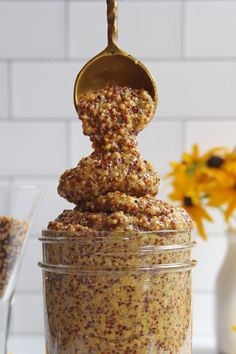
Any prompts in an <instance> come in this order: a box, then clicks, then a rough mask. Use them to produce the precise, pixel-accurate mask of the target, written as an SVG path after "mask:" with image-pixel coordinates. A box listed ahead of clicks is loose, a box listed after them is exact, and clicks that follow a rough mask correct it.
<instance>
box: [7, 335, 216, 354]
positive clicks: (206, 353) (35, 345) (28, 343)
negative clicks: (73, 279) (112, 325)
mask: <svg viewBox="0 0 236 354" xmlns="http://www.w3.org/2000/svg"><path fill="white" fill-rule="evenodd" d="M8 347H9V348H8V354H44V353H45V350H44V338H43V337H42V336H31V337H29V336H11V337H10V340H9V345H8ZM32 349H33V351H32ZM68 354H69V353H68ZM193 354H215V351H214V350H206V349H201V348H198V349H196V350H193Z"/></svg>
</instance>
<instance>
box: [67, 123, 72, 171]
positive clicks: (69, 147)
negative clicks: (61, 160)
mask: <svg viewBox="0 0 236 354" xmlns="http://www.w3.org/2000/svg"><path fill="white" fill-rule="evenodd" d="M70 123H71V122H67V123H66V164H67V167H68V166H70V165H71V124H70Z"/></svg>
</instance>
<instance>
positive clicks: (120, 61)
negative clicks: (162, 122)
mask: <svg viewBox="0 0 236 354" xmlns="http://www.w3.org/2000/svg"><path fill="white" fill-rule="evenodd" d="M117 13H118V11H117V0H107V23H108V45H107V47H106V48H105V49H104V50H103V51H102V52H100V53H99V54H97V55H96V56H95V57H93V58H92V59H90V60H89V61H88V62H87V64H85V65H84V67H83V68H82V69H81V71H80V72H79V74H78V76H77V78H76V81H75V86H74V104H75V108H76V110H77V107H78V102H79V99H80V96H81V95H82V94H84V93H85V92H88V91H94V90H97V89H101V88H104V87H105V86H106V85H111V84H112V85H119V86H128V87H131V88H143V89H145V90H147V91H148V92H149V93H150V95H151V97H152V98H153V100H154V102H155V109H154V112H155V110H156V107H157V102H158V95H157V87H156V84H155V81H154V79H153V77H152V75H151V74H150V72H149V71H148V69H147V68H146V67H145V66H144V65H143V64H142V63H141V62H140V61H138V60H137V59H136V58H134V57H132V56H131V55H130V54H128V53H126V52H124V51H123V50H121V49H120V48H119V47H118V44H117V40H118V30H117Z"/></svg>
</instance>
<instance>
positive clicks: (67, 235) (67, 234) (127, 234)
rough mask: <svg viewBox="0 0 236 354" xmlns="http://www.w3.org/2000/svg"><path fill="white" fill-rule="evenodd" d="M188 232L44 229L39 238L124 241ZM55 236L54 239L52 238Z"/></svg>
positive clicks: (171, 235) (185, 231) (172, 235)
mask: <svg viewBox="0 0 236 354" xmlns="http://www.w3.org/2000/svg"><path fill="white" fill-rule="evenodd" d="M187 232H192V229H183V230H154V231H133V230H132V231H116V230H112V231H102V230H99V231H97V230H92V229H91V230H89V231H88V230H86V231H75V232H74V231H57V230H49V229H44V230H42V237H39V240H40V241H42V240H46V239H53V240H55V236H57V239H60V240H62V241H63V240H72V236H73V240H74V239H75V238H74V236H75V235H76V236H77V237H87V238H89V237H93V238H94V237H95V236H98V237H99V238H100V237H101V238H107V237H108V236H110V238H112V236H122V235H123V237H124V239H133V237H134V236H137V235H142V236H150V235H156V236H159V235H160V236H164V235H166V234H168V237H169V238H170V237H176V235H182V234H184V233H187ZM52 235H53V237H52Z"/></svg>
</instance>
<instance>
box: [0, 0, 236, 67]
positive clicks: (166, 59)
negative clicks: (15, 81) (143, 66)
mask: <svg viewBox="0 0 236 354" xmlns="http://www.w3.org/2000/svg"><path fill="white" fill-rule="evenodd" d="M0 2H1V0H0ZM89 59H90V58H89V57H79V56H78V57H77V56H75V57H69V56H68V57H64V58H59V57H44V58H33V57H32V58H30V57H25V58H21V57H14V58H10V57H0V63H6V61H7V62H9V63H12V62H14V63H16V64H21V63H24V64H25V63H27V64H28V63H32V64H54V63H64V64H66V63H67V64H78V63H81V64H82V65H83V64H84V63H85V62H87V61H88V60H89ZM138 59H139V60H141V61H144V62H146V63H147V64H148V63H157V64H158V63H159V64H166V63H177V64H178V63H182V62H184V63H193V64H197V63H201V64H205V63H209V62H212V63H219V64H220V63H225V64H228V63H236V56H232V57H227V56H226V57H213V56H212V57H211V56H208V57H201V56H199V57H192V56H191V57H190V56H188V57H187V56H184V57H179V56H174V57H139V58H138Z"/></svg>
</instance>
